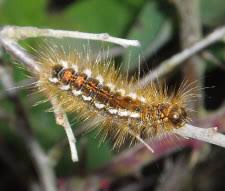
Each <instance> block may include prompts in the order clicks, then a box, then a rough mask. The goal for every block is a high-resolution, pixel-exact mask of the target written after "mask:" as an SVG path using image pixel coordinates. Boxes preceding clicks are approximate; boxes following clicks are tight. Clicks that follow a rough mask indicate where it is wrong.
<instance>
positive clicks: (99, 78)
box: [96, 75, 104, 84]
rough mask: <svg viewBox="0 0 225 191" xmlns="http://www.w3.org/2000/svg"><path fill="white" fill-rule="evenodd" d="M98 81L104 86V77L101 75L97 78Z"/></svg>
mask: <svg viewBox="0 0 225 191" xmlns="http://www.w3.org/2000/svg"><path fill="white" fill-rule="evenodd" d="M96 79H97V80H98V81H99V83H100V84H103V82H104V79H103V77H102V76H101V75H98V76H97V77H96Z"/></svg>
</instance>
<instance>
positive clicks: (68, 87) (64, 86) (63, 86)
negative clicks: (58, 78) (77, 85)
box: [60, 84, 70, 91]
mask: <svg viewBox="0 0 225 191" xmlns="http://www.w3.org/2000/svg"><path fill="white" fill-rule="evenodd" d="M60 89H61V90H65V91H67V90H69V89H70V85H69V84H67V85H62V86H61V87H60Z"/></svg>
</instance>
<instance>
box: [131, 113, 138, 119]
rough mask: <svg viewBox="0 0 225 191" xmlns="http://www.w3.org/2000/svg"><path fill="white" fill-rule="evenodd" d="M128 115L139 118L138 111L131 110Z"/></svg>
mask: <svg viewBox="0 0 225 191" xmlns="http://www.w3.org/2000/svg"><path fill="white" fill-rule="evenodd" d="M130 117H132V118H139V117H140V113H136V112H131V113H130Z"/></svg>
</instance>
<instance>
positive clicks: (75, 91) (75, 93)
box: [72, 90, 82, 96]
mask: <svg viewBox="0 0 225 191" xmlns="http://www.w3.org/2000/svg"><path fill="white" fill-rule="evenodd" d="M72 93H73V95H75V96H79V95H81V94H82V92H81V91H80V90H78V91H77V90H72Z"/></svg>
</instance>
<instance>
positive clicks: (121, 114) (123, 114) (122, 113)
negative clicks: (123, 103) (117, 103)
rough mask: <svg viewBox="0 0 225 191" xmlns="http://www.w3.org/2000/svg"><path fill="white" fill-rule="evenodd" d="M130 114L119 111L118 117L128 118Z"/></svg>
mask: <svg viewBox="0 0 225 191" xmlns="http://www.w3.org/2000/svg"><path fill="white" fill-rule="evenodd" d="M129 114H130V112H129V111H126V110H119V111H118V115H119V116H121V117H126V116H128V115H129Z"/></svg>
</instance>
